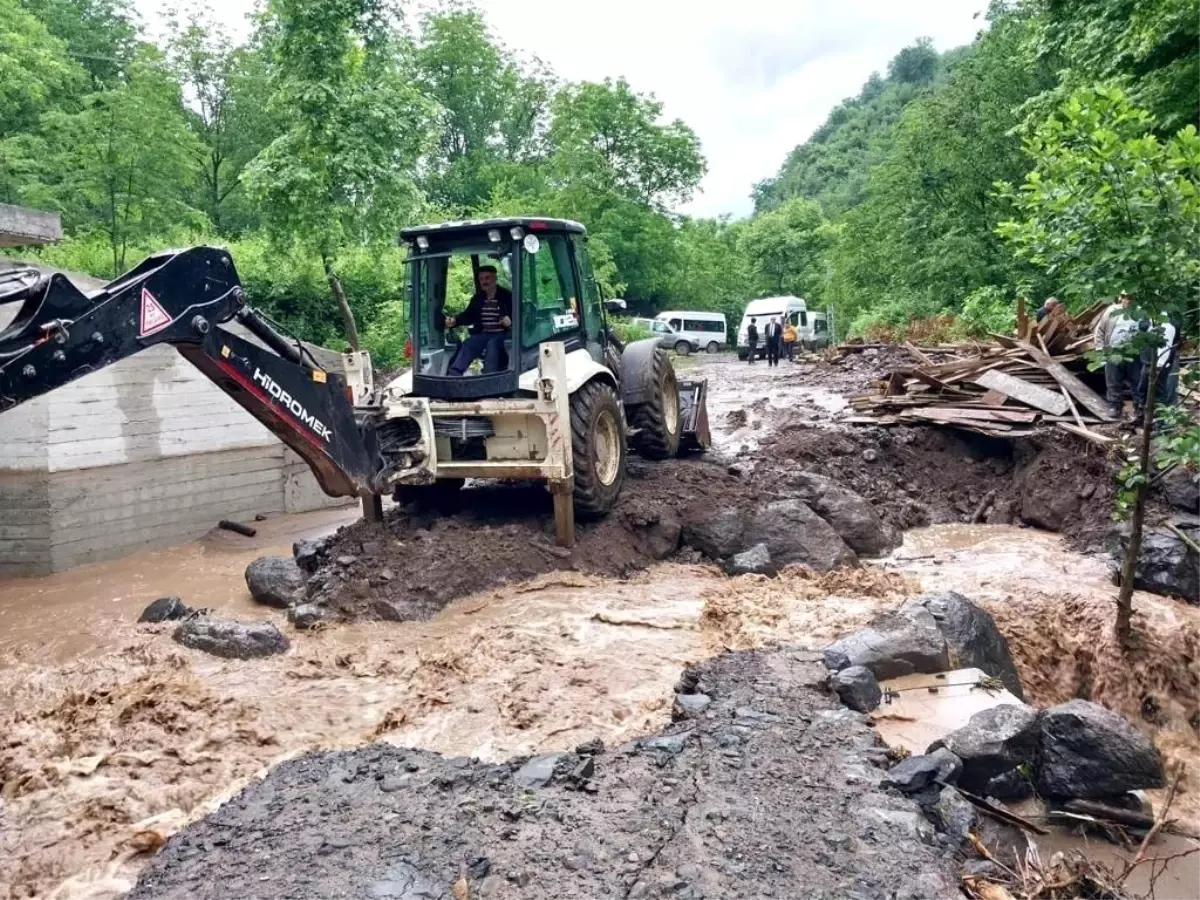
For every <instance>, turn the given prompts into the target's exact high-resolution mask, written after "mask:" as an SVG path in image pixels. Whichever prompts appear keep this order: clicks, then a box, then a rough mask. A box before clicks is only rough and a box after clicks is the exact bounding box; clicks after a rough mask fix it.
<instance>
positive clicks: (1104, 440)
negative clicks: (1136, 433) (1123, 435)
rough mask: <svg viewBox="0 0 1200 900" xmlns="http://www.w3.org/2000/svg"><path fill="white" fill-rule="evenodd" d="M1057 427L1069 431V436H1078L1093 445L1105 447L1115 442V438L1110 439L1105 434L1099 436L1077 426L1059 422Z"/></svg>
mask: <svg viewBox="0 0 1200 900" xmlns="http://www.w3.org/2000/svg"><path fill="white" fill-rule="evenodd" d="M1058 427H1059V428H1061V429H1062V430H1063V431H1069V432H1071V434H1075V435H1078V436H1079V437H1081V438H1083V439H1084V440H1087V441H1091V442H1092V443H1093V444H1099V445H1100V446H1101V447H1107V446H1109V445H1110V444H1112V442H1113V441H1114V440H1116V439H1115V438H1110V437H1109V436H1108V435H1106V434H1099V433H1098V432H1095V431H1092V430H1091V429H1090V428H1080V427H1079V426H1078V425H1071V424H1070V423H1068V422H1059V423H1058Z"/></svg>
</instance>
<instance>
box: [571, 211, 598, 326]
mask: <svg viewBox="0 0 1200 900" xmlns="http://www.w3.org/2000/svg"><path fill="white" fill-rule="evenodd" d="M571 243H572V244H574V246H575V252H576V254H577V255H576V259H577V260H578V262H579V296H580V297H581V298H582V299H583V307H584V309H583V313H584V322H583V324H584V328H585V330H586V331H587V336H588V340H589V341H599V340H600V335H601V332H602V331H603V330H604V304H603V303H601V301H600V291H599V290H598V289H597V287H596V276H595V273H594V272H593V271H592V257H591V255H590V254H589V253H588V248H587V242H586V241H585V240H583V239H582V238H581V237H579V236H578V235H575V236H573V237H572V238H571Z"/></svg>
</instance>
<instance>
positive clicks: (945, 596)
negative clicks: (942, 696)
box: [909, 591, 1025, 700]
mask: <svg viewBox="0 0 1200 900" xmlns="http://www.w3.org/2000/svg"><path fill="white" fill-rule="evenodd" d="M909 604H915V605H919V606H923V607H924V608H925V609H927V610H928V611H929V613H930V614H931V615H932V616H933V617H934V619H936V620H937V623H938V627H939V628H940V629H941V631H942V636H943V637H945V639H946V646H947V647H948V648H949V650H950V666H951V667H952V668H956V669H982V670H983V671H984V672H987V673H988V674H989V675H992V676H994V677H996V678H999V679H1000V680H1001V681H1002V682H1004V686H1005V687H1006V688H1008V690H1009V692H1010V693H1011V694H1013V695H1014V696H1015V697H1017V698H1018V699H1021V700H1024V699H1025V694H1024V692H1023V691H1022V689H1021V676H1020V675H1018V674H1017V666H1016V663H1014V662H1013V658H1012V652H1011V651H1010V650H1009V648H1008V641H1007V640H1006V639H1005V637H1004V635H1003V634H1001V633H1000V629H999V628H997V627H996V621H995V620H994V619H993V618H992V617H991V615H990V614H989V613H987V612H986V611H984V610H983V609H980V608H979V607H978V606H976V605H975V604H974V603H972V602H971V601H970V600H968V599H967V598H966V597H964V596H963V595H962V594H956V593H954V592H953V591H945V592H942V593H936V594H925V595H924V596H921V597H917V598H915V599H913V600H910V601H909Z"/></svg>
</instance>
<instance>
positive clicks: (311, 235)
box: [244, 0, 433, 349]
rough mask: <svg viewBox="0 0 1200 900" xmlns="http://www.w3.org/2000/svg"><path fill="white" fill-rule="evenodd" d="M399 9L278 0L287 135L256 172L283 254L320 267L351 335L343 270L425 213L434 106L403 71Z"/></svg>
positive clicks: (356, 0)
mask: <svg viewBox="0 0 1200 900" xmlns="http://www.w3.org/2000/svg"><path fill="white" fill-rule="evenodd" d="M394 18H395V10H394V9H393V8H392V7H391V6H390V5H388V4H387V3H386V2H375V0H332V2H329V0H273V2H272V3H271V5H270V7H269V19H270V21H269V22H268V30H269V32H270V38H269V45H270V47H271V50H272V53H273V55H274V57H275V59H274V62H275V73H274V83H273V93H272V107H273V110H274V111H275V113H276V114H277V115H278V116H279V117H280V120H281V121H282V122H283V123H284V125H285V128H284V130H283V132H282V134H280V135H279V136H278V137H277V138H275V139H274V140H273V141H272V142H271V143H270V144H269V145H268V146H267V147H266V148H265V149H264V150H263V151H262V152H261V153H260V154H259V155H258V157H257V158H256V159H254V161H253V162H251V163H250V164H249V165H248V166H247V167H246V170H245V174H244V180H245V182H246V185H247V188H248V190H249V192H250V194H251V196H252V197H253V198H255V199H256V200H257V202H259V203H260V204H261V208H262V211H263V215H264V219H265V221H266V224H267V226H268V228H269V230H270V233H271V234H272V235H273V237H274V238H275V240H276V242H277V243H278V244H280V245H281V246H286V245H289V244H291V243H298V244H300V245H301V246H303V247H304V248H306V249H307V250H308V251H309V252H312V253H314V254H315V255H316V256H317V257H318V258H319V259H320V260H321V265H322V269H323V271H324V273H325V276H326V279H327V280H328V283H329V287H330V290H331V291H332V294H333V297H334V300H335V302H336V303H337V306H338V308H339V309H340V310H341V312H342V316H343V319H344V322H345V329H346V337H347V339H348V341H349V342H350V345H351V346H352V347H354V348H355V349H358V343H359V342H358V332H357V328H356V325H355V322H354V317H353V314H352V312H351V308H350V303H349V301H348V299H347V296H346V292H345V290H344V288H343V284H342V281H341V279H340V278H339V275H338V272H337V269H336V266H335V264H336V260H337V256H338V253H339V251H340V250H341V249H342V248H344V247H346V246H349V245H355V244H366V243H371V242H383V243H385V244H386V245H391V244H392V243H393V242H394V241H395V238H396V234H397V232H398V230H399V228H400V226H401V224H402V222H403V221H404V220H405V218H406V216H407V215H408V214H409V213H411V211H412V210H413V209H414V208H415V207H416V206H417V203H418V201H419V192H418V190H417V187H416V184H415V182H414V174H413V173H414V171H415V169H416V164H417V160H418V159H419V158H420V157H421V155H422V154H423V153H424V152H425V151H426V150H427V148H428V146H429V143H430V135H431V124H430V122H431V116H432V113H433V110H432V109H431V107H430V104H429V102H428V101H427V100H426V99H425V98H424V97H423V96H422V95H421V94H420V92H419V91H418V90H417V89H416V87H415V86H414V85H413V83H412V82H411V80H410V79H409V77H408V74H407V72H406V71H405V69H404V68H403V66H402V63H403V60H404V56H403V53H404V50H405V48H404V46H403V43H402V42H401V40H400V38H399V36H398V34H397V30H396V28H395V26H394V24H393V20H394Z"/></svg>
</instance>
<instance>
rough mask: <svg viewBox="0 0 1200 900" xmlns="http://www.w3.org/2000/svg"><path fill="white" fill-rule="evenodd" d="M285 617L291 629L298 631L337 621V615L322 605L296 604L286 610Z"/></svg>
mask: <svg viewBox="0 0 1200 900" xmlns="http://www.w3.org/2000/svg"><path fill="white" fill-rule="evenodd" d="M287 615H288V621H289V622H291V623H292V627H294V628H296V629H298V630H300V631H306V630H308V629H309V628H316V627H317V626H319V625H323V624H325V623H326V622H334V621H337V618H338V615H337V613H336V612H334V611H333V610H332V609H330V608H329V606H328V605H326V604H324V603H297V604H296V605H295V606H293V607H292V608H291V609H289V610H288V614H287Z"/></svg>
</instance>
